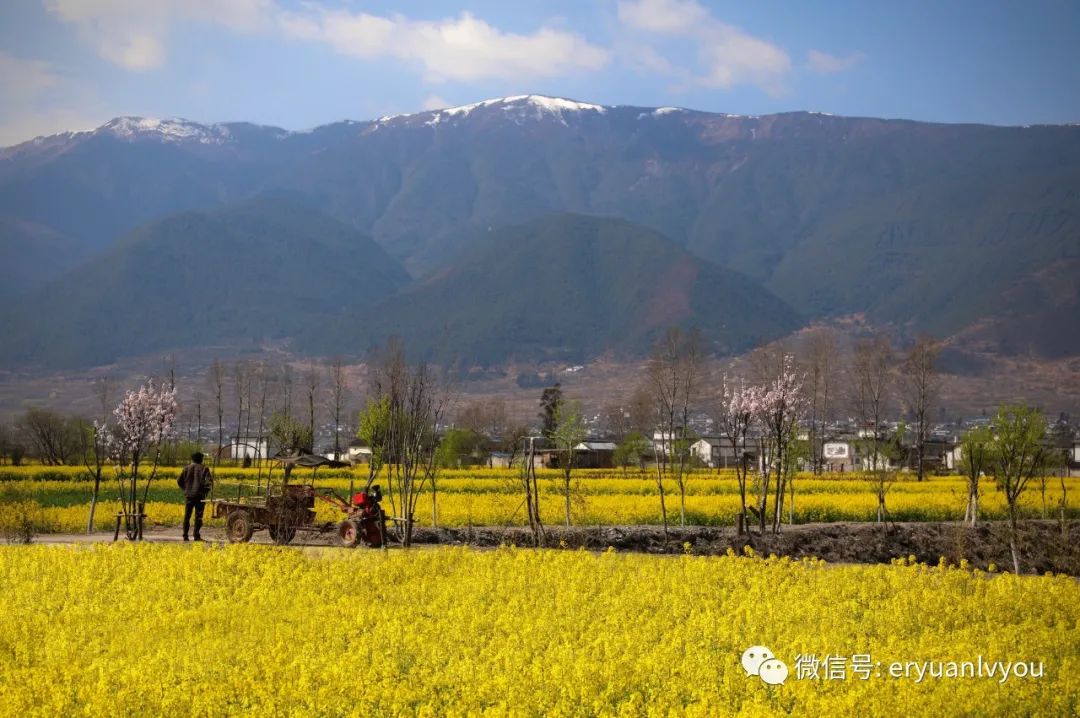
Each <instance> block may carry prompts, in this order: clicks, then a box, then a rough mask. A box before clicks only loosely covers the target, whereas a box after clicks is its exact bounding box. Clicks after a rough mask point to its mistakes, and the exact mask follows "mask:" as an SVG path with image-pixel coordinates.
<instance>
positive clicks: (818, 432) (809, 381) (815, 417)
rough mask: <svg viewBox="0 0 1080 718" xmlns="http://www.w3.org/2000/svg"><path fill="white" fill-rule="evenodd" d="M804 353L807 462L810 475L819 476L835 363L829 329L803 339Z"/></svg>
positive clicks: (833, 345)
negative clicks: (807, 442)
mask: <svg viewBox="0 0 1080 718" xmlns="http://www.w3.org/2000/svg"><path fill="white" fill-rule="evenodd" d="M804 353H805V356H806V359H805V362H804V365H805V368H806V389H807V395H808V397H807V398H808V407H807V408H808V410H809V413H810V416H809V419H810V427H809V428H810V431H809V439H810V463H811V466H812V467H813V471H814V473H816V474H820V473H821V471H822V467H823V466H824V464H825V461H824V458H823V456H822V452H823V451H824V446H825V436H824V433H825V427H827V426H828V424H829V419H830V410H831V409H832V403H831V402H832V388H833V380H834V377H835V375H836V370H837V363H838V357H837V348H836V340H835V338H834V336H833V332H832V330H831V329H827V328H824V327H821V328H818V329H815V330H814V331H812V332H811V333H810V334H809V336H808V337H807V339H806V343H805V345H804Z"/></svg>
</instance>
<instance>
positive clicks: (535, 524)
mask: <svg viewBox="0 0 1080 718" xmlns="http://www.w3.org/2000/svg"><path fill="white" fill-rule="evenodd" d="M539 438H540V437H538V436H526V437H523V439H522V441H523V442H524V445H523V447H522V453H523V454H524V458H523V460H522V462H521V485H522V489H524V492H525V510H526V513H527V514H528V517H529V530H530V531H531V532H532V536H533V545H534V546H540V545H541V544H542V543H543V541H544V524H543V522H542V521H541V520H540V489H539V487H538V486H537V481H536V440H537V439H539Z"/></svg>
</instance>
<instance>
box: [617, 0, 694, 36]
mask: <svg viewBox="0 0 1080 718" xmlns="http://www.w3.org/2000/svg"><path fill="white" fill-rule="evenodd" d="M618 13H619V20H621V21H622V22H624V23H626V24H627V25H630V26H631V27H636V28H638V29H641V30H649V31H650V32H660V33H666V34H684V33H687V32H690V31H693V30H694V29H695V28H698V27H700V26H701V25H703V24H706V23H709V22H711V21H712V18H711V17H710V16H709V11H708V10H706V9H705V8H703V7H702V6H701V5H699V4H698V3H697V2H695V1H694V0H630V1H628V2H620V3H619V7H618Z"/></svg>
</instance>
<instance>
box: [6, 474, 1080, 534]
mask: <svg viewBox="0 0 1080 718" xmlns="http://www.w3.org/2000/svg"><path fill="white" fill-rule="evenodd" d="M177 471H178V470H177V469H175V468H166V469H163V470H162V471H161V472H160V475H159V478H158V479H156V480H155V482H154V484H153V486H152V487H151V490H150V492H149V503H148V507H147V513H148V515H149V520H150V522H151V523H152V524H156V525H162V526H176V525H178V524H179V523H180V522H181V520H182V518H183V504H182V499H181V494H180V491H179V490H178V489H177V488H176V484H175V476H176V473H177ZM539 475H540V492H541V517H542V518H544V520H545V521H546V522H548V523H561V521H562V520H563V516H564V509H563V498H562V494H561V490H562V489H561V487H562V483H561V480H560V479H559V478H558V477H559V474H558V472H557V471H541V472H539ZM278 476H280V472H279V473H278ZM574 476H575V479H574V482H573V492H572V493H573V496H574V500H573V503H572V517H573V522H574V523H575V524H576V525H587V526H596V525H616V524H618V525H635V524H651V525H658V524H660V523H661V513H660V503H659V500H658V498H657V489H656V481H655V479H654V478H653V477H652V475H651V474H649V473H644V474H639V473H637V472H630V473H629V474H627V475H624V474H623V473H622V472H621V471H612V470H578V471H576V472H575V474H574ZM107 478H110V479H111V472H110V473H109V474H108V475H107ZM296 478H297V480H307V479H309V478H310V477H309V476H308V475H307V474H301V473H298V474H297V475H296ZM365 479H366V473H363V472H361V471H357V472H356V473H355V474H350V472H349V471H347V470H337V471H320V472H319V474H318V476H317V478H316V485H318V486H322V487H330V488H333V489H335V490H336V491H338V492H339V493H341V494H347V493H348V491H349V488H350V485H351V484H350V482H353V485H362V484H363V482H364V480H365ZM275 480H276V479H275ZM265 481H266V477H265V472H264V475H263V477H262V478H259V477H258V474H257V472H256V471H255V470H253V469H235V468H222V469H219V471H218V481H217V484H216V486H215V493H216V495H217V496H219V497H235V496H236V495H237V492H238V490H240V491H243V492H244V493H254V492H255V491H256V488H257V485H261V486H263V487H265ZM1065 481H1066V484H1065V486H1066V517H1067V518H1080V479H1066V480H1065ZM260 482H261V483H260ZM794 484H795V490H796V493H795V498H794V501H791V502H789V504H788V505H789V507H790V506H793V507H794V518H795V522H796V523H809V522H830V521H873V520H874V519H875V515H876V510H877V498H876V496H875V494H874V488H873V486H872V485H871V484H870V483H869V482H868V481H866V480H864V479H860V478H859V477H858V476H857V475H852V474H834V475H830V476H825V477H818V476H813V475H810V474H803V475H799V477H798V478H797V479H796V480H795V482H794ZM687 485H688V489H687V497H686V512H687V522H688V523H690V524H694V525H712V526H716V525H725V526H731V525H733V524H734V521H735V516H736V514H737V511H738V506H739V496H738V484H737V483H736V480H735V478H734V475H733V474H730V473H725V474H717V473H716V472H702V473H696V474H693V475H691V477H690V478H689V480H688V482H687ZM92 486H93V484H92V482H90V481H88V480H86V477H85V471H84V470H80V469H77V468H74V467H64V468H59V469H58V468H45V467H16V468H10V467H5V468H4V469H2V470H0V528H2V527H3V526H4V525H5V523H7V522H10V520H11V518H10V517H11V516H12V515H13V514H15V513H20V512H21V513H26V511H27V507H29V509H30V510H31V513H32V514H33V515H34V516H35V517H36V518H35V521H36V523H37V525H38V531H39V533H47V532H75V531H81V530H83V529H84V528H85V526H86V519H87V515H88V511H89V498H90V494H91V490H92ZM665 490H666V492H667V495H668V512H669V520H670V521H673V522H677V520H678V500H677V494H676V487H675V483H674V481H666V482H665ZM982 495H983V496H982V499H981V500H980V510H981V512H982V515H981V517H982V518H984V519H1001V518H1004V517H1005V515H1006V514H1005V500H1004V496H1003V495H1002V494H1001V493H1000V492H999V491H997V490H996V489H995V488H994V487H993V482H992V480H990V479H985V480H984V482H983V488H982ZM1061 496H1062V492H1061V485H1060V482H1059V480H1058V479H1056V478H1051V479H1049V480H1048V481H1047V485H1046V493H1045V506H1046V511H1047V516H1049V517H1050V518H1057V516H1058V510H1059V505H1060V499H1061ZM101 498H102V503H101V504H99V508H98V514H97V515H98V516H99V517H101V520H102V521H104V523H100V521H99V525H101V526H104V527H108V524H109V519H108V517H109V516H111V515H112V514H114V513H115V512H116V510H117V508H118V504H117V502H116V501H115V498H116V487H115V481H114V482H113V484H110V483H109V482H108V481H106V482H105V483H103V485H102V490H101ZM1043 498H1044V496H1043V494H1042V493H1041V492H1040V485H1039V483H1038V482H1037V481H1035V482H1032V484H1031V486H1030V488H1029V489H1028V491H1027V493H1026V494H1025V496H1024V497H1023V499H1022V501H1021V504H1022V506H1023V507H1024V510H1025V513H1026V515H1027V516H1029V517H1032V518H1037V517H1041V516H1042V515H1043ZM966 501H967V488H966V483H965V481H964V479H963V478H962V477H959V476H945V477H939V476H936V477H930V478H928V479H927V480H926V481H923V482H919V481H915V480H914V477H911V478H905V479H902V480H900V481H897V482H896V483H895V484H894V485H893V486H892V487H891V488H890V489H889V493H888V499H887V505H888V508H889V511H890V513H891V514H892V517H893V518H894V520H896V521H958V520H960V519H961V518H962V517H963V515H964V507H965V505H966ZM386 504H387V508H388V510H390V511H391V513H393V507H392V506H391V500H389V499H388V501H387V502H386ZM317 512H318V521H320V522H324V521H337V520H340V514H337V513H335V510H334V509H333V508H332V507H330V506H329V505H325V504H321V503H320V504H319V505H317ZM416 518H417V521H418V522H419V523H420V524H422V525H431V524H432V523H433V522H435V521H437V522H438V524H439V525H441V526H506V525H522V524H525V523H527V517H526V515H525V512H524V509H523V507H522V498H521V489H520V483H519V479H518V473H517V471H516V470H505V469H503V470H500V469H483V468H481V469H469V470H454V471H445V472H443V473H442V474H440V478H439V479H438V482H437V494H436V501H435V507H434V511H433V510H432V502H431V499H430V497H424V498H422V499H421V500H420V502H419V512H418V514H417V517H416ZM787 518H788V517H787V516H785V520H787ZM218 523H220V521H218ZM210 525H214V522H211V523H210Z"/></svg>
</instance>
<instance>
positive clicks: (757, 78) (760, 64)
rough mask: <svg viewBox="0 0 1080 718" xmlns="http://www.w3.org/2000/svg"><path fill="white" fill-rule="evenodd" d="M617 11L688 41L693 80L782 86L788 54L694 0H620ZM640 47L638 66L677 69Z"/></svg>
mask: <svg viewBox="0 0 1080 718" xmlns="http://www.w3.org/2000/svg"><path fill="white" fill-rule="evenodd" d="M618 15H619V20H620V21H621V22H622V23H623V24H624V25H626V26H627V27H629V28H631V29H633V30H636V31H639V32H642V33H646V34H654V35H663V36H668V37H675V38H685V39H687V40H690V41H691V42H693V43H694V46H695V49H696V52H697V57H698V63H699V67H698V68H697V69H696V70H695V71H694V72H692V73H689V74H690V82H691V83H692V84H695V85H700V86H703V87H712V88H721V89H728V88H731V87H734V86H735V85H740V84H752V85H756V86H758V87H760V88H762V89H763V90H765V91H766V92H768V93H770V94H780V93H782V92H783V91H784V81H785V79H786V77H787V76H788V74H789V73H790V72H791V58H790V57H789V56H788V54H787V53H786V52H785V51H784V50H783V49H782V48H780V47H779V46H777V45H775V44H773V43H771V42H769V41H768V40H763V39H761V38H759V37H755V36H753V35H750V34H749V33H747V32H745V31H743V30H741V29H740V28H738V27H735V26H734V25H728V24H727V23H723V22H720V21H719V20H717V19H716V18H715V17H713V16H712V15H711V14H710V12H709V10H708V9H707V8H705V7H704V6H702V5H701V4H700V3H698V2H696V0H620V2H619V4H618ZM639 52H641V53H642V54H643V55H646V56H649V57H650V59H649V60H648V62H646V63H642V64H641V66H645V67H650V68H652V69H653V70H654V71H657V72H661V73H663V74H673V75H674V74H680V73H678V72H675V67H674V65H673V64H671V63H670V62H668V61H666V60H663V58H662V57H660V56H659V55H658V53H657V52H656V51H655V49H653V48H652V47H649V46H645V47H644V48H640V49H639Z"/></svg>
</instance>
